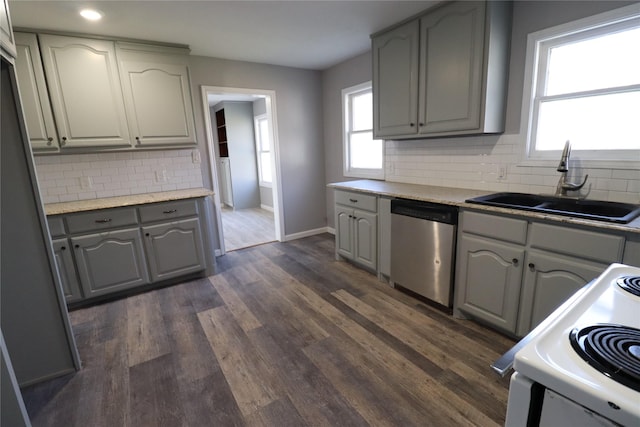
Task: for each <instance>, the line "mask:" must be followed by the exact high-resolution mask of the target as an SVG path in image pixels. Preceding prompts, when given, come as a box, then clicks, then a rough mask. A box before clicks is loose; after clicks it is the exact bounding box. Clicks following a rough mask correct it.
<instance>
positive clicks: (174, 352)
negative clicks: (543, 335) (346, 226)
mask: <svg viewBox="0 0 640 427" xmlns="http://www.w3.org/2000/svg"><path fill="white" fill-rule="evenodd" d="M333 250H334V245H333V237H332V236H331V235H328V234H326V235H320V236H314V237H309V238H305V239H301V240H297V241H293V242H289V243H271V244H267V245H261V246H256V247H252V248H249V249H244V250H239V251H235V252H232V253H228V254H227V255H225V256H223V257H221V258H219V260H218V273H217V274H216V275H215V276H212V277H210V278H208V279H200V280H195V281H192V282H188V283H184V284H180V285H176V286H172V287H169V288H164V289H160V290H156V291H152V292H148V293H145V294H141V295H137V296H133V297H130V298H127V299H122V300H118V301H115V302H110V303H107V304H103V305H99V306H94V307H90V308H86V309H82V310H77V311H74V312H72V313H71V319H72V323H73V328H74V332H75V335H76V338H77V342H78V347H79V350H80V354H81V357H82V360H83V363H84V368H83V370H82V371H80V372H78V373H76V374H74V375H70V376H67V377H64V378H60V379H57V380H54V381H50V382H48V383H45V384H40V385H37V386H34V387H31V388H29V389H27V390H25V391H24V398H25V403H26V405H27V409H28V411H29V414H30V417H31V419H32V422H33V425H34V426H65V427H67V426H83V427H85V426H135V427H139V426H163V427H164V426H233V425H238V426H240V425H251V426H253V425H256V426H260V425H263V426H303V425H308V426H366V425H374V426H429V425H433V426H449V425H451V426H453V425H455V426H458V425H477V426H490V425H501V424H503V423H504V415H505V411H506V400H507V388H508V381H507V380H506V379H499V378H498V377H497V376H495V375H494V374H493V373H492V372H491V370H490V368H489V363H490V362H491V361H493V360H494V359H496V358H497V357H498V356H499V355H500V354H501V353H502V352H504V351H505V350H507V349H508V348H509V347H510V346H511V345H513V342H512V341H511V340H509V339H507V338H505V337H503V336H501V335H499V334H496V333H494V332H492V331H489V330H487V329H485V328H483V327H480V326H478V325H476V324H475V323H472V322H470V321H465V320H457V319H453V318H452V317H451V316H450V315H448V314H446V313H443V312H441V311H439V310H436V309H433V308H431V307H429V306H426V305H424V304H423V303H420V302H419V301H417V300H415V299H413V298H411V297H409V296H407V295H405V294H402V293H400V292H398V291H396V290H394V289H391V288H389V287H388V286H387V285H384V284H382V283H380V282H378V281H377V279H376V278H375V276H373V275H371V274H369V273H366V272H364V271H361V270H359V269H356V268H354V267H353V266H351V265H349V264H348V263H345V262H337V261H335V259H334V255H333Z"/></svg>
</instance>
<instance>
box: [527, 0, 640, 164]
mask: <svg viewBox="0 0 640 427" xmlns="http://www.w3.org/2000/svg"><path fill="white" fill-rule="evenodd" d="M638 20H640V8H638V6H637V5H631V6H626V7H622V8H619V9H614V10H611V11H608V12H604V13H601V14H598V15H594V16H590V17H587V18H583V19H579V20H576V21H572V22H569V23H566V24H561V25H558V26H555V27H551V28H547V29H544V30H541V31H537V32H534V33H531V34H529V35H528V37H527V50H526V62H525V79H524V85H523V96H522V114H521V122H520V123H521V131H520V133H521V135H523V136H524V137H525V138H526V143H525V144H523V145H524V152H523V159H522V165H523V166H543V165H544V166H546V165H551V164H554V163H557V161H558V159H559V158H560V154H561V152H562V148H563V146H564V141H563V142H562V146H561V147H559V148H558V150H544V151H543V150H536V149H535V138H536V132H537V125H538V119H539V114H538V113H539V108H540V104H541V103H542V102H544V101H545V100H549V99H575V98H579V97H580V96H581V95H582V96H584V95H586V96H589V95H596V94H605V93H606V94H615V93H623V92H630V91H638V90H640V85H632V86H628V87H618V88H616V87H611V88H607V89H598V90H591V91H584V92H573V93H570V94H563V95H554V96H545V95H544V85H545V83H546V80H545V78H546V72H547V67H546V66H547V58H548V52H549V50H550V49H552V48H553V47H556V46H561V45H564V44H567V43H570V42H573V41H577V40H584V39H588V38H592V37H594V36H598V35H605V34H610V33H613V32H615V31H619V30H620V29H624V28H625V27H626V28H629V27H632V26H635V25H637V21H638ZM572 156H574V157H578V158H580V160H581V163H582V165H583V166H585V167H592V168H609V169H636V168H640V149H638V150H576V149H575V148H574V149H573V150H572Z"/></svg>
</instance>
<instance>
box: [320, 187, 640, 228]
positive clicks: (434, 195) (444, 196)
mask: <svg viewBox="0 0 640 427" xmlns="http://www.w3.org/2000/svg"><path fill="white" fill-rule="evenodd" d="M327 187H329V188H333V189H336V190H347V191H358V192H361V193H368V194H375V195H378V196H385V197H399V198H405V199H411V200H420V201H425V202H432V203H441V204H446V205H453V206H458V207H462V208H465V209H474V210H477V211H487V212H494V213H498V214H507V215H516V216H520V217H527V218H531V219H540V220H546V221H552V222H556V223H565V224H572V225H578V226H583V227H590V228H594V229H601V230H612V231H619V232H623V233H634V234H640V217H639V218H636V219H635V220H633V221H631V222H630V223H628V224H617V223H611V222H605V221H594V220H588V219H582V218H573V217H567V216H561V215H551V214H545V213H540V212H532V211H525V210H520V209H509V208H502V207H497V206H486V205H479V204H475V203H467V202H465V200H466V199H469V198H472V197H477V196H483V195H486V194H492V193H495V192H496V191H483V190H472V189H464V188H450V187H437V186H429V185H419V184H405V183H399V182H388V181H373V180H356V181H345V182H336V183H330V184H328V185H327Z"/></svg>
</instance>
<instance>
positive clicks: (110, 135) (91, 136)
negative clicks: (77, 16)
mask: <svg viewBox="0 0 640 427" xmlns="http://www.w3.org/2000/svg"><path fill="white" fill-rule="evenodd" d="M39 39H40V51H41V54H42V61H43V64H44V70H45V75H46V78H47V84H48V86H49V95H50V96H51V103H52V107H53V115H54V117H55V120H56V125H57V127H58V133H59V136H60V140H61V146H62V147H67V148H80V147H84V148H91V147H113V146H122V147H128V146H130V138H129V132H128V130H127V120H126V116H125V109H124V101H123V97H122V89H121V85H120V76H119V74H118V64H117V63H116V59H115V45H114V43H113V42H109V41H105V40H92V39H83V38H78V37H66V36H54V35H40V36H39Z"/></svg>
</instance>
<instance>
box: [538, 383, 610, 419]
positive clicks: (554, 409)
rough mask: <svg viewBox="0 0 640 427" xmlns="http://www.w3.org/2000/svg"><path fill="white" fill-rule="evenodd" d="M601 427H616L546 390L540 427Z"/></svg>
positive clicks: (582, 407)
mask: <svg viewBox="0 0 640 427" xmlns="http://www.w3.org/2000/svg"><path fill="white" fill-rule="evenodd" d="M571 425H575V426H580V427H602V426H607V427H608V426H617V425H618V424H616V423H614V422H612V421H609V420H608V419H606V418H603V417H602V416H600V415H598V414H596V413H594V412H591V411H590V410H589V409H587V408H585V407H584V406H581V405H579V404H577V403H575V402H574V401H572V400H569V399H567V398H566V397H564V396H561V395H559V394H558V393H556V392H554V391H551V390H549V389H546V390H545V392H544V401H543V403H542V413H541V414H540V427H547V426H548V427H556V426H571Z"/></svg>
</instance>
